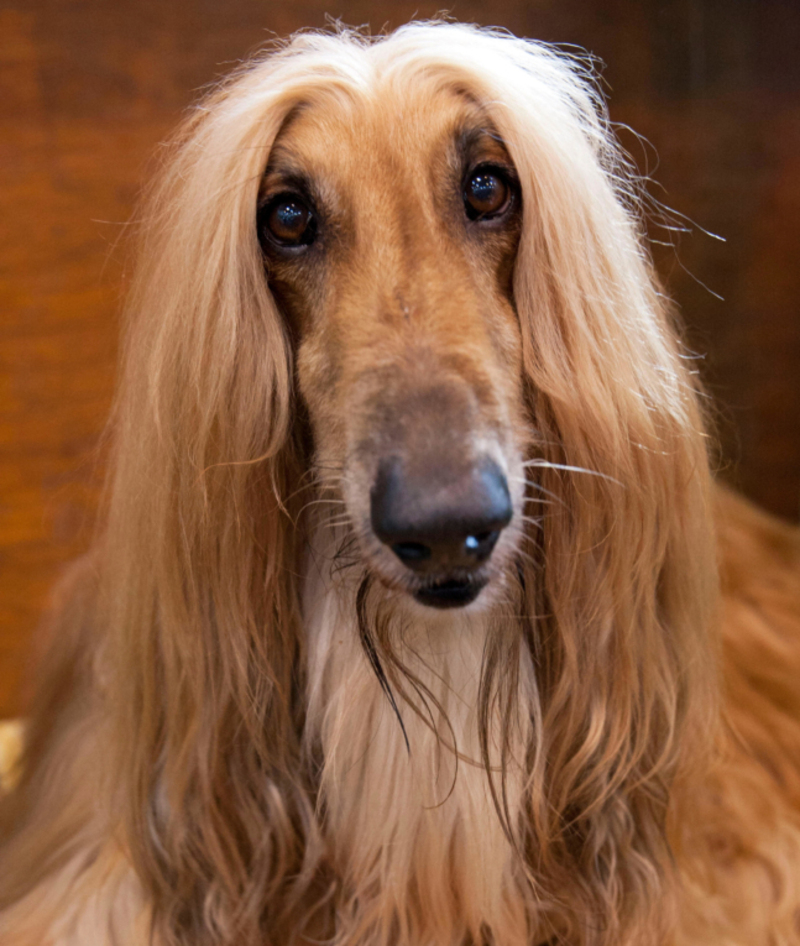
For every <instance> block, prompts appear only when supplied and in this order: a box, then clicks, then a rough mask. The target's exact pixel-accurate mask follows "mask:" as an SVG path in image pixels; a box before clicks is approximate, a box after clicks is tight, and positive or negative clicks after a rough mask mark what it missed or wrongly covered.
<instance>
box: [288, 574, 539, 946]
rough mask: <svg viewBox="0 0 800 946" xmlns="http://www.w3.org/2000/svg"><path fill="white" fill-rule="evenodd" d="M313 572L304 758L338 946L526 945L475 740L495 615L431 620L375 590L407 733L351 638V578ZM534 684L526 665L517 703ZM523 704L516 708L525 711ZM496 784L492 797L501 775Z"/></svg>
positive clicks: (457, 613)
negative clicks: (397, 668) (335, 897)
mask: <svg viewBox="0 0 800 946" xmlns="http://www.w3.org/2000/svg"><path fill="white" fill-rule="evenodd" d="M307 574H308V575H309V578H308V579H307V586H306V589H305V625H306V633H307V635H308V662H309V666H308V669H309V678H308V679H309V706H308V717H307V730H306V736H305V738H306V746H307V749H308V751H309V753H313V755H314V756H316V757H317V758H321V759H322V769H321V774H320V776H319V779H320V782H319V784H320V795H319V797H320V812H321V818H322V819H323V823H324V826H325V831H326V834H327V840H328V844H329V846H330V849H331V851H332V858H333V862H334V865H335V869H336V874H337V876H338V877H339V878H340V879H341V884H342V888H341V894H340V900H339V903H338V908H337V935H336V938H335V943H336V944H344V943H347V944H348V946H355V944H361V943H367V942H368V943H369V944H370V946H384V944H385V946H389V944H390V943H391V944H393V946H394V944H406V943H408V944H410V943H413V944H415V946H428V944H431V946H432V944H434V943H435V944H436V946H442V944H453V946H461V944H463V943H476V944H477V943H482V942H485V941H487V940H488V941H489V942H503V943H504V944H507V946H516V944H520V946H521V944H523V943H525V944H527V943H530V917H529V916H528V914H527V910H526V908H525V907H524V905H523V904H524V902H525V899H526V898H524V897H523V896H522V895H521V894H522V891H521V880H520V870H519V868H518V859H517V856H516V854H515V852H514V851H513V848H512V844H511V842H510V841H509V840H508V838H507V837H506V834H505V832H504V830H503V827H502V824H501V820H500V818H499V816H498V813H497V811H496V807H495V802H494V800H493V798H492V791H491V788H490V781H489V777H488V775H487V772H486V770H485V768H484V764H483V762H482V758H481V755H482V754H481V743H480V737H479V710H478V706H479V690H480V684H481V675H482V665H483V659H484V658H483V655H484V649H485V645H486V641H487V635H488V634H489V633H491V629H492V626H493V622H497V621H498V620H499V619H501V615H500V614H499V613H498V612H499V608H498V606H492V605H488V606H486V607H485V609H484V610H482V611H477V613H469V612H464V611H461V610H452V611H445V612H434V611H430V609H423V608H421V607H418V606H415V605H413V604H411V605H408V604H405V603H404V602H402V601H400V600H394V599H390V598H389V595H390V594H391V593H390V592H384V591H383V590H382V589H377V588H375V589H373V591H375V592H376V594H377V597H379V598H381V600H379V601H378V602H377V604H376V606H375V607H376V608H377V609H379V610H380V612H381V619H382V620H389V621H391V622H393V625H394V627H395V629H396V632H397V633H396V634H395V635H393V639H394V640H396V643H394V644H393V652H394V654H395V657H397V658H399V660H400V661H401V662H402V664H403V665H404V668H405V670H406V671H408V673H409V675H410V676H411V677H412V678H413V679H414V681H415V683H416V687H412V686H411V685H410V684H409V682H408V678H407V677H406V676H404V675H403V676H400V677H399V678H398V684H399V688H400V689H402V691H403V692H402V694H401V692H399V689H398V686H392V690H393V694H394V696H395V698H396V701H397V706H398V710H399V713H400V715H401V716H402V720H403V726H402V727H401V725H400V723H399V721H398V717H397V715H396V714H395V712H394V711H393V709H392V706H391V703H390V701H389V699H388V698H387V695H386V694H385V692H384V690H383V689H382V687H381V684H380V681H379V679H378V677H377V675H376V673H375V671H374V669H373V667H371V666H370V662H369V660H368V658H367V655H366V654H365V651H364V648H363V646H362V643H361V641H360V638H359V626H358V621H357V617H356V614H357V609H356V595H357V591H358V584H359V582H358V580H356V579H354V578H353V577H352V576H347V575H346V573H341V574H339V575H331V574H330V570H329V569H328V568H314V567H311V568H309V569H308V571H307ZM373 597H375V596H373ZM373 610H374V609H373ZM511 619H512V618H511V617H510V614H506V615H505V620H511ZM520 659H521V660H523V659H524V658H522V657H521V658H520ZM532 687H533V684H532V670H531V668H530V666H528V665H527V663H526V666H523V667H520V674H519V681H518V688H519V691H520V693H519V694H518V696H519V697H520V699H522V700H524V697H523V696H522V694H524V693H526V692H527V693H532V692H533V689H532ZM520 699H518V700H515V701H514V703H513V705H515V706H518V707H521V706H522V705H523V704H522V703H521V702H520ZM492 706H493V708H492V709H491V710H490V721H489V727H488V734H489V747H488V751H489V756H490V761H491V765H492V769H493V770H498V769H499V764H500V741H501V740H500V732H501V727H500V722H501V720H500V710H499V707H498V705H497V701H494V702H493V704H492ZM529 718H530V714H529V713H526V712H524V711H523V712H519V721H518V723H517V724H516V728H515V731H514V735H513V739H512V746H511V749H512V751H511V752H510V753H509V760H508V762H507V774H506V786H505V787H506V802H507V805H508V814H509V816H510V821H511V823H512V824H513V823H515V822H516V821H517V818H518V815H519V808H520V804H521V796H522V785H523V768H522V763H523V761H524V758H525V747H526V745H527V744H528V740H529V738H530V722H529ZM403 729H404V730H405V735H404V731H403ZM406 737H407V740H408V745H407V744H406ZM495 757H496V758H495ZM493 781H494V783H495V787H496V789H497V791H498V792H500V790H501V779H500V772H499V771H496V775H494V777H493Z"/></svg>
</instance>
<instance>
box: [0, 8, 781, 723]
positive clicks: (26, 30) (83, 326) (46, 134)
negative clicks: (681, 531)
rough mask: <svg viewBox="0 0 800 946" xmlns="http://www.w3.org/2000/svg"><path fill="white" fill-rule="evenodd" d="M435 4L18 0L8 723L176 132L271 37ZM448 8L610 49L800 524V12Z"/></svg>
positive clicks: (727, 464) (0, 273)
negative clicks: (147, 207)
mask: <svg viewBox="0 0 800 946" xmlns="http://www.w3.org/2000/svg"><path fill="white" fill-rule="evenodd" d="M438 9H439V6H438V4H430V3H425V2H419V0H412V2H390V0H387V2H383V3H377V4H367V3H363V2H355V0H340V2H338V3H334V2H333V0H329V2H325V3H323V2H316V0H295V2H292V3H275V2H272V3H270V2H258V0H116V2H112V0H18V2H13V0H12V2H3V0H0V716H2V715H7V714H11V713H15V712H19V711H20V708H21V706H22V702H21V701H22V696H21V694H22V692H23V691H24V686H22V687H21V684H26V683H29V682H30V679H31V677H32V676H33V675H34V674H35V670H34V669H33V666H34V665H33V663H32V661H31V658H30V657H29V656H28V652H29V644H30V639H31V635H32V631H33V629H34V627H35V625H36V623H37V621H38V619H39V618H40V615H41V613H42V609H43V607H44V605H45V602H46V600H47V592H48V588H49V587H50V586H51V584H52V582H53V580H54V578H55V577H56V576H57V574H58V572H59V569H60V568H62V567H63V564H64V563H65V562H66V561H67V560H69V559H70V558H71V557H74V556H75V555H76V554H77V553H78V552H79V551H80V550H81V549H83V548H84V547H85V545H86V543H87V541H88V539H89V537H90V533H91V521H92V512H93V509H94V508H95V505H96V501H97V491H98V487H97V484H98V480H99V473H100V470H99V467H100V465H101V463H100V461H99V459H98V458H99V452H98V449H97V444H98V437H99V434H100V432H101V430H102V427H103V423H104V418H105V416H106V413H107V410H108V406H109V403H110V398H111V394H112V389H113V383H114V374H115V358H116V344H117V332H118V315H117V313H118V309H119V303H120V297H121V295H122V293H123V292H124V285H125V278H126V248H125V231H126V228H125V222H126V221H127V220H128V219H129V217H130V215H131V213H132V210H133V208H134V206H135V203H136V199H137V194H138V192H139V189H140V186H141V184H142V182H143V180H144V179H145V178H146V176H147V174H148V172H149V159H150V158H151V156H152V155H153V154H154V152H155V150H156V148H157V144H158V142H159V141H160V140H161V139H163V137H164V136H165V135H166V134H167V133H168V132H169V131H170V129H171V128H172V127H173V126H174V125H175V124H176V123H177V122H178V120H179V119H180V117H181V113H182V111H183V110H184V109H185V108H186V106H187V105H188V104H189V103H191V102H192V101H193V99H194V98H195V97H196V94H197V91H198V89H199V88H200V87H202V86H204V85H206V84H208V83H209V82H211V81H213V80H214V79H215V77H217V76H219V75H221V74H224V73H225V72H226V71H227V70H228V69H229V68H230V66H231V65H232V64H233V63H235V62H237V61H238V60H239V59H241V58H242V57H244V56H245V55H246V54H247V53H248V52H249V51H252V50H253V49H254V48H256V47H258V46H259V45H260V44H261V43H263V42H264V41H265V40H266V39H268V38H269V37H270V35H271V34H270V31H272V32H274V33H277V34H279V35H284V34H286V33H288V32H291V31H292V30H295V29H297V28H299V27H301V26H324V24H325V14H326V13H330V14H332V15H333V16H338V17H341V18H342V19H343V20H344V21H345V22H348V23H350V24H362V23H367V22H369V23H370V24H371V25H372V29H373V31H377V30H379V29H380V28H381V27H383V26H390V27H391V26H397V25H399V24H401V23H403V22H405V21H406V20H407V19H409V18H410V17H411V16H413V15H415V14H416V15H417V16H419V17H426V16H431V15H433V14H434V13H435V12H436V11H437V10H438ZM451 10H452V12H453V13H454V15H455V16H456V17H458V18H459V19H463V20H468V21H474V22H478V23H482V24H485V25H501V26H505V27H507V28H509V29H510V30H512V31H513V32H515V33H518V34H520V35H524V36H531V37H537V38H540V39H545V40H550V41H556V42H560V43H569V44H578V45H580V46H583V47H585V48H587V49H588V50H590V51H591V52H593V53H595V54H596V55H598V56H599V57H601V58H602V59H603V60H604V61H605V62H606V63H607V67H606V69H605V71H604V78H605V82H606V85H607V90H608V92H609V95H610V102H611V113H612V118H613V119H614V120H615V121H617V122H620V123H625V124H627V125H630V126H632V127H633V128H635V129H636V130H637V131H638V132H640V133H642V134H643V135H644V136H645V137H646V138H647V139H648V140H649V142H650V144H642V143H641V142H639V141H638V140H637V139H636V138H635V137H634V136H633V135H632V134H631V133H630V132H627V131H624V130H623V131H622V132H621V135H622V138H623V141H624V144H625V146H626V147H627V148H628V149H629V150H630V151H631V153H632V154H633V156H634V158H635V159H636V161H637V162H638V164H639V166H640V168H642V170H649V172H650V173H651V174H652V175H653V176H654V178H655V180H656V181H658V182H659V186H656V185H655V184H654V185H653V188H652V193H653V195H654V196H655V197H657V198H658V199H659V200H662V201H664V202H665V203H667V204H668V205H669V206H671V207H673V208H674V209H676V210H677V211H679V212H680V213H682V214H685V215H687V216H688V217H689V218H691V219H692V220H693V221H696V222H697V224H699V225H700V226H701V227H702V228H704V229H705V230H708V231H711V232H712V233H715V234H719V235H720V236H723V237H724V238H725V240H726V242H724V243H723V242H720V241H719V240H716V239H712V238H711V237H709V236H706V235H704V233H703V232H702V230H700V229H699V228H693V232H692V233H691V234H684V235H683V236H682V237H681V239H680V241H679V243H678V246H677V250H674V249H672V248H667V247H662V246H657V247H656V250H657V252H656V258H657V263H658V266H659V269H660V271H661V273H662V275H663V277H664V279H665V280H666V282H667V284H668V286H669V289H670V291H671V292H672V293H673V295H674V296H675V297H676V298H677V300H678V302H679V304H680V306H681V309H682V311H683V316H684V319H685V321H686V323H687V325H688V328H689V338H690V342H691V344H692V346H693V348H694V349H695V350H696V351H698V352H701V353H708V357H707V359H706V360H705V362H704V363H703V364H702V371H703V373H704V376H705V378H706V381H707V383H708V385H709V387H710V389H711V390H712V391H713V393H714V395H715V396H716V398H717V400H718V401H719V402H720V404H721V405H723V407H722V408H721V411H720V416H719V427H720V442H721V455H722V457H723V461H722V473H723V475H724V476H726V477H728V478H729V479H732V480H733V481H734V482H736V483H737V484H738V485H739V486H740V487H741V488H742V489H743V490H744V491H745V492H746V493H747V494H748V495H749V496H751V497H752V498H754V499H756V500H757V501H758V502H760V503H761V504H762V505H764V506H766V507H767V508H769V509H771V510H772V511H774V512H776V513H779V514H782V515H784V516H787V517H790V518H797V514H798V500H799V498H800V383H798V373H799V372H800V313H799V312H798V308H799V304H798V300H799V299H800V264H799V262H798V255H799V254H800V4H797V3H796V2H794V0H758V2H756V0H753V2H748V0H628V2H622V0H498V2H495V3H494V4H492V5H489V4H485V3H478V2H473V0H456V2H455V3H454V5H453V6H452V7H451ZM652 235H653V237H654V238H655V239H658V240H663V239H665V237H667V236H668V235H667V234H665V233H664V232H662V231H660V230H658V229H657V228H655V227H654V228H653V231H652ZM705 287H708V289H707V288H705ZM709 290H712V291H713V292H711V291H709ZM717 296H721V297H722V299H719V298H717ZM723 300H724V301H723Z"/></svg>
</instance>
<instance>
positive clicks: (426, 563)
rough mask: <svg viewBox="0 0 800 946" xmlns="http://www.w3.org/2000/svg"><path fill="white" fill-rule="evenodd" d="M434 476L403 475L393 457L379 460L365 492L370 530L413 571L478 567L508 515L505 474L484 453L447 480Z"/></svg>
mask: <svg viewBox="0 0 800 946" xmlns="http://www.w3.org/2000/svg"><path fill="white" fill-rule="evenodd" d="M437 474H438V475H436V476H426V475H422V474H417V475H407V474H406V473H405V472H404V470H403V465H402V463H401V461H400V460H399V459H398V458H396V457H393V458H391V459H389V460H386V461H384V462H383V463H382V464H381V466H380V468H379V470H378V475H377V477H376V480H375V485H374V486H373V488H372V491H371V493H370V500H371V519H372V528H373V530H374V532H375V534H376V535H377V536H378V538H379V539H380V540H381V542H383V543H384V544H385V545H388V546H389V548H390V549H391V550H392V551H393V552H394V554H395V555H396V556H397V557H398V558H399V559H400V561H401V562H402V563H403V564H404V565H406V566H407V567H408V568H410V569H412V570H413V571H415V572H419V573H439V574H443V573H447V572H451V571H453V570H456V569H457V570H459V571H462V572H463V571H464V570H471V569H474V568H477V567H478V566H479V565H480V564H482V563H483V562H485V561H486V560H487V559H488V558H489V556H490V555H491V554H492V550H493V549H494V547H495V544H496V542H497V540H498V538H499V537H500V533H501V532H502V530H503V529H504V528H505V527H506V526H507V525H508V524H509V522H510V521H511V517H512V515H513V509H512V505H511V497H510V495H509V491H508V483H507V481H506V478H505V476H504V474H503V472H502V470H501V469H500V467H499V466H498V465H497V464H496V463H495V462H494V460H491V459H489V458H488V457H485V458H483V459H482V460H480V461H479V462H478V463H476V464H475V465H474V466H472V467H471V468H468V469H467V470H466V471H464V472H461V473H460V474H459V475H457V476H455V477H454V478H451V479H450V480H449V481H448V480H447V479H445V478H444V477H443V476H442V475H441V471H437Z"/></svg>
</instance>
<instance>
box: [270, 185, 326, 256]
mask: <svg viewBox="0 0 800 946" xmlns="http://www.w3.org/2000/svg"><path fill="white" fill-rule="evenodd" d="M259 218H260V219H259V233H260V234H261V236H262V239H263V238H266V239H268V240H269V241H270V242H272V243H277V244H278V245H279V246H307V245H308V244H309V243H313V241H314V237H315V236H316V220H315V217H314V215H313V214H312V212H311V210H309V208H308V207H307V206H306V204H305V203H304V202H303V201H302V200H301V199H300V198H299V197H295V196H294V195H291V194H288V195H287V194H284V195H281V196H278V197H276V198H275V199H274V200H273V201H272V202H271V203H269V204H267V206H266V207H265V208H264V210H263V211H262V213H260V214H259Z"/></svg>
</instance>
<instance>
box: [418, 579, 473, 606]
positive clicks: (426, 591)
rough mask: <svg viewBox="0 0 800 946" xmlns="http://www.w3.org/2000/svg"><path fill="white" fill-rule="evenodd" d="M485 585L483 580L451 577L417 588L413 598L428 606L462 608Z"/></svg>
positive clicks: (471, 600) (469, 602) (470, 601)
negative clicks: (465, 579)
mask: <svg viewBox="0 0 800 946" xmlns="http://www.w3.org/2000/svg"><path fill="white" fill-rule="evenodd" d="M485 585H486V582H485V581H481V582H476V581H464V580H460V579H458V578H451V579H446V580H444V581H440V582H437V583H436V584H434V585H427V586H426V587H424V588H419V589H417V591H415V592H414V599H415V600H416V601H418V602H419V603H420V604H424V605H427V606H428V607H430V608H440V609H443V608H463V607H465V606H466V605H468V604H471V603H472V602H473V601H474V600H475V599H476V598H477V597H478V595H479V594H480V593H481V591H482V590H483V588H484V586H485Z"/></svg>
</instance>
